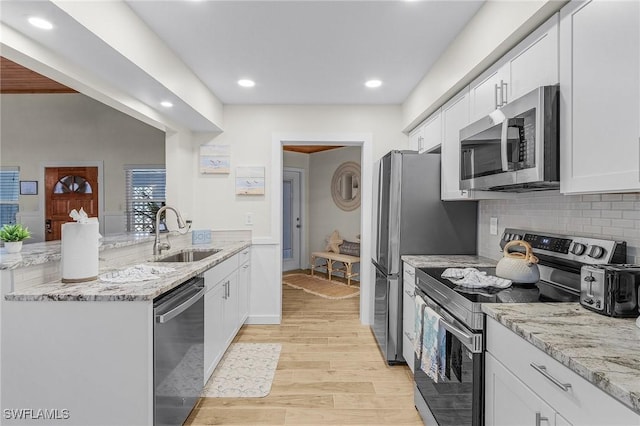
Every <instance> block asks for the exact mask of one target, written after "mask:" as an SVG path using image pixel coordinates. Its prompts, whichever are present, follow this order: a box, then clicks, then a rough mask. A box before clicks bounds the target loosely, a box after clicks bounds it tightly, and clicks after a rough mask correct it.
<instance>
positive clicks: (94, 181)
mask: <svg viewBox="0 0 640 426" xmlns="http://www.w3.org/2000/svg"><path fill="white" fill-rule="evenodd" d="M44 180H45V191H46V192H45V212H46V216H45V231H46V232H45V236H46V237H45V239H46V241H52V240H59V239H60V238H61V230H62V228H61V227H62V224H63V223H65V222H69V221H71V220H72V219H71V218H70V217H69V212H70V211H71V210H73V209H76V210H78V211H80V208H83V209H84V211H85V212H86V213H87V215H88V216H89V217H97V216H98V168H97V167H47V168H45V178H44Z"/></svg>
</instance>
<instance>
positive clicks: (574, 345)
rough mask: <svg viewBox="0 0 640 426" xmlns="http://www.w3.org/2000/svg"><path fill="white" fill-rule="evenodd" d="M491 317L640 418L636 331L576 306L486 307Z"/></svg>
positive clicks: (631, 324) (629, 322) (639, 334)
mask: <svg viewBox="0 0 640 426" xmlns="http://www.w3.org/2000/svg"><path fill="white" fill-rule="evenodd" d="M482 310H483V311H484V312H485V313H486V314H487V315H488V316H490V317H492V318H494V319H496V320H497V321H498V322H500V323H501V324H503V325H505V326H506V327H507V328H509V329H510V330H512V331H513V332H515V333H516V334H517V335H518V336H520V337H522V338H524V339H525V340H526V341H527V342H529V343H531V344H533V345H534V346H535V347H537V348H538V349H540V350H542V351H543V352H545V353H547V354H548V355H550V356H551V357H553V358H554V359H555V360H557V361H558V362H560V363H562V364H564V365H565V366H567V367H569V368H570V369H571V370H573V371H574V372H576V373H577V374H579V375H580V376H582V377H584V378H585V379H586V380H588V381H589V382H591V383H593V384H594V385H595V386H597V387H598V388H600V389H602V390H603V391H604V392H606V393H608V394H609V395H611V396H613V397H614V398H616V399H618V400H619V401H621V402H622V403H623V404H625V405H627V406H628V407H630V408H631V409H632V410H634V411H635V412H637V413H640V328H638V327H636V325H635V319H623V318H610V317H607V316H603V315H598V314H595V313H592V312H589V311H588V310H586V309H584V308H583V307H581V306H580V305H579V304H577V303H523V304H509V303H504V304H485V305H483V306H482Z"/></svg>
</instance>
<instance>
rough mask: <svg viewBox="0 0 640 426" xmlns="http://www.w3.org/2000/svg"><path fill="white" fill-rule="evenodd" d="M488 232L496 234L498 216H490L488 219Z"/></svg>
mask: <svg viewBox="0 0 640 426" xmlns="http://www.w3.org/2000/svg"><path fill="white" fill-rule="evenodd" d="M489 234H491V235H498V218H497V217H492V218H490V219H489Z"/></svg>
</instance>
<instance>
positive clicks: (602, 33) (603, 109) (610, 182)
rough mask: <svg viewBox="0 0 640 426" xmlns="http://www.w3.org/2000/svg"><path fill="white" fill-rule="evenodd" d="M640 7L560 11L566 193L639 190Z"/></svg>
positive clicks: (598, 4) (585, 6)
mask: <svg viewBox="0 0 640 426" xmlns="http://www.w3.org/2000/svg"><path fill="white" fill-rule="evenodd" d="M639 43H640V2H638V1H616V2H610V1H591V2H572V3H569V4H568V5H567V6H565V7H564V8H563V9H562V10H561V11H560V117H561V123H560V124H561V125H560V146H561V151H560V154H561V157H560V159H561V160H560V161H561V163H560V191H561V192H562V193H586V192H627V191H638V190H640V181H639V169H640V166H639V164H638V162H639V154H640V153H639V144H640V101H639V94H640V46H639Z"/></svg>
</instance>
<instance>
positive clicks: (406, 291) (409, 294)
mask: <svg viewBox="0 0 640 426" xmlns="http://www.w3.org/2000/svg"><path fill="white" fill-rule="evenodd" d="M404 292H405V293H407V296H409V297H416V292H415V291H414V292H413V293H412V292H410V291H409V290H405V291H404Z"/></svg>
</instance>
